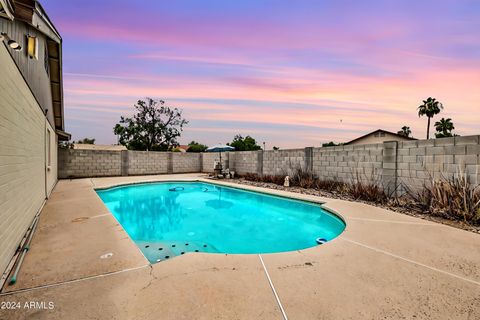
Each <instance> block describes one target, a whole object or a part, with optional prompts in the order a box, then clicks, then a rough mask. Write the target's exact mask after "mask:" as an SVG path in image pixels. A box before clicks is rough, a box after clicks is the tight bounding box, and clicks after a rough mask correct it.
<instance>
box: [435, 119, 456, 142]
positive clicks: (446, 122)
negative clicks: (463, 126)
mask: <svg viewBox="0 0 480 320" xmlns="http://www.w3.org/2000/svg"><path fill="white" fill-rule="evenodd" d="M435 129H436V130H437V133H436V134H435V137H437V138H446V137H453V135H452V130H454V129H455V126H454V125H453V122H452V119H450V118H448V119H445V118H442V119H440V120H439V121H437V122H435Z"/></svg>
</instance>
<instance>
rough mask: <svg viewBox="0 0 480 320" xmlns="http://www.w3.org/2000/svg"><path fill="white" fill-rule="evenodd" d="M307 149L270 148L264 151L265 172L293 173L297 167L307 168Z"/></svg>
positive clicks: (272, 173) (269, 173)
mask: <svg viewBox="0 0 480 320" xmlns="http://www.w3.org/2000/svg"><path fill="white" fill-rule="evenodd" d="M305 166H306V158H305V149H304V148H302V149H286V150H268V151H264V152H263V174H266V175H291V174H292V173H293V171H294V170H295V169H297V168H302V169H305Z"/></svg>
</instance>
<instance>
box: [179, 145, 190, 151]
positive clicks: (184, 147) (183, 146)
mask: <svg viewBox="0 0 480 320" xmlns="http://www.w3.org/2000/svg"><path fill="white" fill-rule="evenodd" d="M177 148H178V149H180V150H181V151H182V152H187V150H188V148H190V146H185V145H180V146H178V147H177Z"/></svg>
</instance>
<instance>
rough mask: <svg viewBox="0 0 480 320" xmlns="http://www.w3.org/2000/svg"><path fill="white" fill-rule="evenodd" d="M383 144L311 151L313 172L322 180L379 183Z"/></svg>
mask: <svg viewBox="0 0 480 320" xmlns="http://www.w3.org/2000/svg"><path fill="white" fill-rule="evenodd" d="M382 159H383V144H369V145H361V146H336V147H325V148H314V149H313V165H312V167H313V172H314V173H315V174H316V175H317V176H318V177H319V178H320V179H324V180H336V181H342V182H352V181H356V180H361V181H364V182H371V183H379V181H381V177H382V171H383V160H382Z"/></svg>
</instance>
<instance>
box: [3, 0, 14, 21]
mask: <svg viewBox="0 0 480 320" xmlns="http://www.w3.org/2000/svg"><path fill="white" fill-rule="evenodd" d="M0 17H2V18H7V19H9V20H13V6H12V3H11V2H10V0H0Z"/></svg>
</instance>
